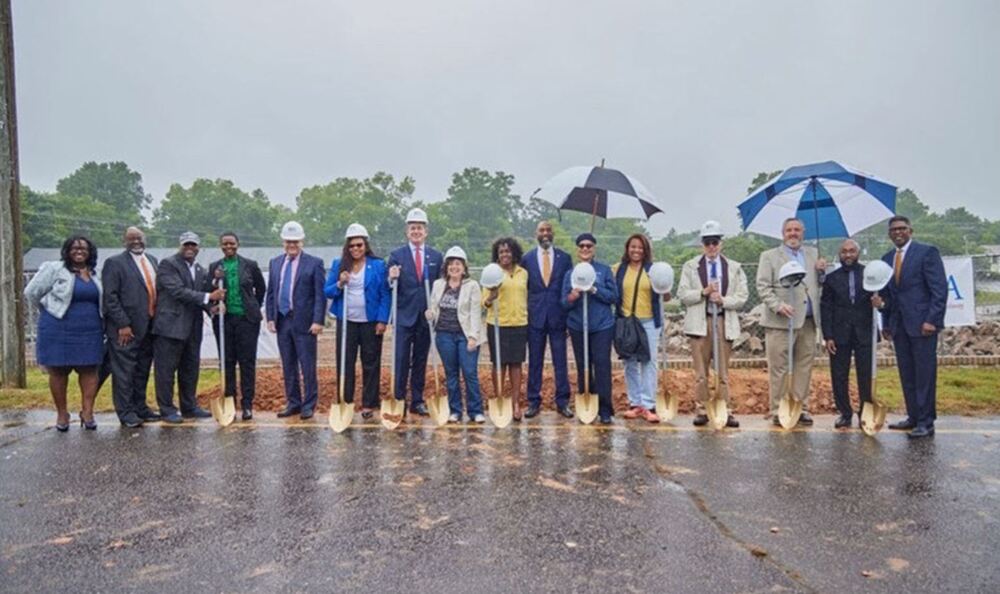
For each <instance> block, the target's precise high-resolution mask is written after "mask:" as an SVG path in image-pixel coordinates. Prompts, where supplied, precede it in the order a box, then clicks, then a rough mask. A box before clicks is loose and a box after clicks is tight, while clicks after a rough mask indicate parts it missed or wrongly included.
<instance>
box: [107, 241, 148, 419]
mask: <svg viewBox="0 0 1000 594" xmlns="http://www.w3.org/2000/svg"><path fill="white" fill-rule="evenodd" d="M124 242H125V251H124V252H122V253H120V254H117V255H115V256H111V257H110V258H108V259H107V260H106V261H105V262H104V267H103V269H102V270H101V281H102V282H103V284H104V292H103V294H102V306H103V308H104V331H105V334H106V336H107V339H108V358H109V360H110V361H109V363H110V371H111V379H112V384H111V399H112V401H113V402H114V405H115V412H116V413H118V420H119V421H121V424H122V425H125V426H126V427H139V426H141V425H142V423H143V421H157V420H159V419H160V415H159V414H158V413H156V412H154V411H152V410H151V409H150V408H149V405H147V404H146V384H147V383H148V382H149V369H150V367H151V366H152V364H153V333H152V332H151V331H150V330H151V326H152V320H153V313H154V312H155V310H156V266H157V262H156V258H154V257H152V256H150V255H148V254H146V234H145V233H143V232H142V230H141V229H139V228H138V227H129V228H128V229H126V230H125V240H124Z"/></svg>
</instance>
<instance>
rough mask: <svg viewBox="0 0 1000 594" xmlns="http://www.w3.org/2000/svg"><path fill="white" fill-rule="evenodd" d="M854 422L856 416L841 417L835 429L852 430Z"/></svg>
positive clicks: (834, 426) (834, 425)
mask: <svg viewBox="0 0 1000 594" xmlns="http://www.w3.org/2000/svg"><path fill="white" fill-rule="evenodd" d="M853 420H854V415H841V416H840V418H838V419H837V420H836V421H835V422H834V423H833V428H834V429H850V428H851V421H853Z"/></svg>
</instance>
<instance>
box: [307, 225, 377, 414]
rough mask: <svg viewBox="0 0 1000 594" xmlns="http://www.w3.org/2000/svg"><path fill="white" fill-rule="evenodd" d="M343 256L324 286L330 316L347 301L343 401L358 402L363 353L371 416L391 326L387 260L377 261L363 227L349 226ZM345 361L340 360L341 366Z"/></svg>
mask: <svg viewBox="0 0 1000 594" xmlns="http://www.w3.org/2000/svg"><path fill="white" fill-rule="evenodd" d="M344 235H345V242H344V250H343V253H342V254H341V257H340V258H338V259H335V260H334V261H333V263H332V264H331V265H330V273H329V275H328V276H327V278H326V284H325V285H324V287H323V291H324V293H326V296H327V298H329V299H332V301H331V303H330V314H331V315H332V316H333V317H335V318H338V319H339V318H340V317H341V316H342V315H343V313H344V305H345V303H344V300H345V299H346V300H347V303H346V305H347V324H346V326H347V348H346V349H345V353H346V355H347V362H346V364H345V369H343V370H340V369H338V370H337V372H338V373H345V374H346V375H345V376H344V384H343V385H344V401H345V402H354V365H355V361H357V358H358V351H359V350H360V351H361V372H362V376H361V377H362V379H361V406H362V408H361V416H362V417H363V418H365V419H370V418H372V415H373V414H374V411H375V409H376V408H378V406H379V394H378V393H379V384H380V378H381V375H382V336H383V335H384V334H385V326H386V324H387V323H388V322H389V303H390V301H391V294H390V293H389V284H388V283H387V282H386V280H385V276H386V267H385V260H383V259H382V258H379V257H376V256H375V254H374V253H373V252H372V248H371V245H370V244H369V243H368V230H367V229H365V227H364V225H360V224H358V223H352V224H351V225H350V226H348V227H347V232H346V233H345V234H344ZM340 328H341V325H340V324H339V323H338V324H337V344H338V345H340V344H343V342H342V338H341V336H340ZM341 359H342V357H340V356H339V353H338V357H337V362H338V365H339V364H340V361H341Z"/></svg>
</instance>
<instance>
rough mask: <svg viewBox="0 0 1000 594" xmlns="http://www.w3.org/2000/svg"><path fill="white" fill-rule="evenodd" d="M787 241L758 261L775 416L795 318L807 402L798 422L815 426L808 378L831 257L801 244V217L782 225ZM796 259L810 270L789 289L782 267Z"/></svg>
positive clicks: (798, 380)
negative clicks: (824, 273) (822, 283)
mask: <svg viewBox="0 0 1000 594" xmlns="http://www.w3.org/2000/svg"><path fill="white" fill-rule="evenodd" d="M781 235H782V244H781V245H780V246H778V247H776V248H773V249H770V250H767V251H765V252H764V253H762V254H761V255H760V262H759V264H758V265H757V294H758V295H760V299H761V301H762V302H763V303H764V315H763V317H762V318H761V321H760V323H761V325H762V326H764V342H765V347H766V349H767V368H768V375H769V380H770V387H771V409H770V416H771V420H772V422H773V423H774V424H775V425H778V424H779V422H778V404H779V403H780V402H781V398H782V396H783V394H782V386H783V379H784V377H785V374H786V373H787V372H788V320H789V318H791V319H792V320H793V324H792V327H793V328H794V329H795V338H794V340H795V344H794V345H793V349H792V359H793V367H794V368H793V370H792V372H793V373H792V392H793V393H794V395H795V399H796V400H800V401H801V402H802V416H801V417H800V418H799V423H800V424H802V425H806V426H809V425H812V424H813V420H812V417H810V416H809V413H808V410H809V407H808V401H809V380H810V378H811V377H812V368H813V361H814V359H815V357H816V344H817V342H819V337H818V336H817V335H818V333H819V328H820V291H819V286H820V285H819V272H820V271H825V270H826V260H824V259H822V258H818V255H817V251H816V248H814V247H810V246H804V245H802V240H803V238H804V237H805V225H804V224H803V223H802V221H801V220H799V219H797V218H790V219H786V220H785V222H784V223H783V224H782V227H781ZM791 260H796V261H798V263H799V264H801V265H802V268H803V269H804V270H805V271H806V277H805V279H803V281H802V282H801V283H799V284H798V285H796V286H794V287H792V288H791V289H785V288H783V287H782V286H781V284H780V283H779V282H778V271H779V270H781V267H782V265H784V264H785V263H786V262H789V261H791Z"/></svg>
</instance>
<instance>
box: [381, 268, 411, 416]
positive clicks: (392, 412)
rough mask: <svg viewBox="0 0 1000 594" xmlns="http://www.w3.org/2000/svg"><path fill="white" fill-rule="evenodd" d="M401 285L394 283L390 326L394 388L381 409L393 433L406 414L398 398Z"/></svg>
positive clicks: (390, 357)
mask: <svg viewBox="0 0 1000 594" xmlns="http://www.w3.org/2000/svg"><path fill="white" fill-rule="evenodd" d="M398 287H399V283H398V282H397V281H394V282H393V283H392V311H391V313H390V317H391V318H392V319H390V320H389V325H390V327H391V330H390V331H391V332H392V349H391V353H392V354H391V355H390V356H389V359H390V363H391V369H392V372H391V373H390V381H391V382H392V387H391V388H389V390H390V395H389V397H388V398H384V399H383V400H382V404H381V406H380V409H379V413H380V414H379V416H381V417H382V427H384V428H385V429H388V430H390V431H392V430H393V429H395V428H396V427H399V424H400V423H401V422H402V421H403V413H405V412H406V402H405V401H403V400H399V399H397V398H396V295H397V288H398Z"/></svg>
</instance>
